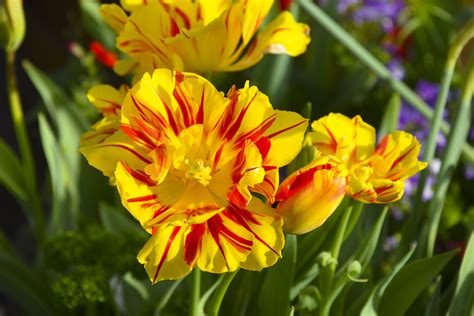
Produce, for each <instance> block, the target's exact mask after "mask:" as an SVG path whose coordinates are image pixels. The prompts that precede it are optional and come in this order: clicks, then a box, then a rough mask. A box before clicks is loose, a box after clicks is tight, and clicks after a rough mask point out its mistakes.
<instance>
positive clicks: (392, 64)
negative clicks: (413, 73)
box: [387, 58, 405, 80]
mask: <svg viewBox="0 0 474 316" xmlns="http://www.w3.org/2000/svg"><path fill="white" fill-rule="evenodd" d="M387 68H388V70H390V72H391V73H392V75H393V76H394V77H395V78H396V79H397V80H403V78H405V68H403V66H402V63H401V62H400V60H399V59H397V58H395V59H392V60H391V61H389V62H388V64H387Z"/></svg>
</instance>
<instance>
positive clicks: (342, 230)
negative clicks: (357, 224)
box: [320, 205, 359, 316]
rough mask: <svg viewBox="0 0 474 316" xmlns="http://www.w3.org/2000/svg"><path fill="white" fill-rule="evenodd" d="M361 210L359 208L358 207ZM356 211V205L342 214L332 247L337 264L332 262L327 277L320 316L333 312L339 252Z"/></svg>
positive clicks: (332, 253) (332, 254)
mask: <svg viewBox="0 0 474 316" xmlns="http://www.w3.org/2000/svg"><path fill="white" fill-rule="evenodd" d="M356 207H357V208H359V206H358V205H357V206H356ZM353 209H354V205H351V206H349V207H348V208H347V210H346V211H345V212H344V213H343V214H342V218H341V221H340V222H339V226H338V227H337V232H336V236H335V238H334V242H333V244H332V247H331V256H332V258H333V259H335V260H336V262H332V263H330V264H329V270H328V271H327V276H325V278H326V281H325V282H324V284H325V286H327V289H326V290H324V298H323V301H322V302H321V304H322V306H321V308H320V315H321V316H327V315H329V312H330V310H331V305H332V302H333V299H331V297H332V292H333V289H334V286H333V285H334V276H335V273H336V266H337V259H338V258H339V252H340V251H341V246H342V242H343V241H344V236H345V234H346V228H347V224H348V223H349V219H350V218H351V214H352V211H353Z"/></svg>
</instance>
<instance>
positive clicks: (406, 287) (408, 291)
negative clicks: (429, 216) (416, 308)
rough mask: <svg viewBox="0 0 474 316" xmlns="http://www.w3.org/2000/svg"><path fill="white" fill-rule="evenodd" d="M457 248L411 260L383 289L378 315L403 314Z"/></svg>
mask: <svg viewBox="0 0 474 316" xmlns="http://www.w3.org/2000/svg"><path fill="white" fill-rule="evenodd" d="M456 253H457V250H454V251H450V252H446V253H443V254H440V255H437V256H433V257H430V258H426V259H420V260H416V261H413V262H412V263H410V264H408V265H407V266H405V267H403V268H402V270H400V272H399V273H397V275H396V276H395V277H394V278H393V280H392V282H390V284H389V285H388V287H387V289H386V290H385V292H384V294H383V296H382V298H381V300H380V304H379V309H378V314H379V315H387V316H392V315H394V316H395V315H404V314H405V313H406V311H407V310H408V308H409V307H410V306H411V305H412V304H413V302H414V301H415V300H416V298H417V297H418V296H419V295H420V294H421V293H422V292H423V290H424V289H426V287H428V286H429V285H430V284H431V281H432V280H433V278H435V277H436V276H437V275H438V274H439V273H440V272H441V270H442V269H443V268H444V266H445V265H446V264H447V263H448V262H449V261H450V260H451V259H452V258H453V257H454V255H455V254H456Z"/></svg>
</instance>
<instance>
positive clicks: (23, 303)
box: [0, 250, 57, 315]
mask: <svg viewBox="0 0 474 316" xmlns="http://www.w3.org/2000/svg"><path fill="white" fill-rule="evenodd" d="M0 292H2V293H3V294H4V295H5V296H6V297H8V298H9V299H11V300H13V301H15V302H16V303H18V305H19V306H20V307H21V308H22V309H24V310H25V311H26V312H28V314H30V315H57V313H55V311H54V304H53V302H52V301H51V297H52V294H51V293H50V290H49V287H48V286H47V285H45V284H44V282H42V281H41V280H39V279H38V278H37V277H36V275H35V274H33V273H32V272H31V269H30V268H28V267H27V266H25V265H24V264H23V263H22V262H21V261H20V260H18V259H17V258H15V257H13V256H12V255H11V254H9V253H7V252H5V251H3V250H0Z"/></svg>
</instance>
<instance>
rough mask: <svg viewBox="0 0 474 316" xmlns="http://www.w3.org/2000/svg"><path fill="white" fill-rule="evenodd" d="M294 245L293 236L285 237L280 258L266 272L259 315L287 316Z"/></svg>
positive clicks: (294, 255)
mask: <svg viewBox="0 0 474 316" xmlns="http://www.w3.org/2000/svg"><path fill="white" fill-rule="evenodd" d="M296 243H297V241H296V236H295V235H287V236H286V245H285V249H284V250H283V256H282V258H281V259H280V260H279V261H278V262H277V263H276V264H275V265H274V266H273V267H272V268H270V269H269V270H268V271H267V274H266V276H265V279H264V281H263V285H262V288H261V290H260V298H259V311H260V312H259V315H262V316H266V315H269V316H278V315H287V313H288V311H289V309H290V289H291V285H292V284H293V275H294V272H295V265H296V248H297V244H296Z"/></svg>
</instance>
